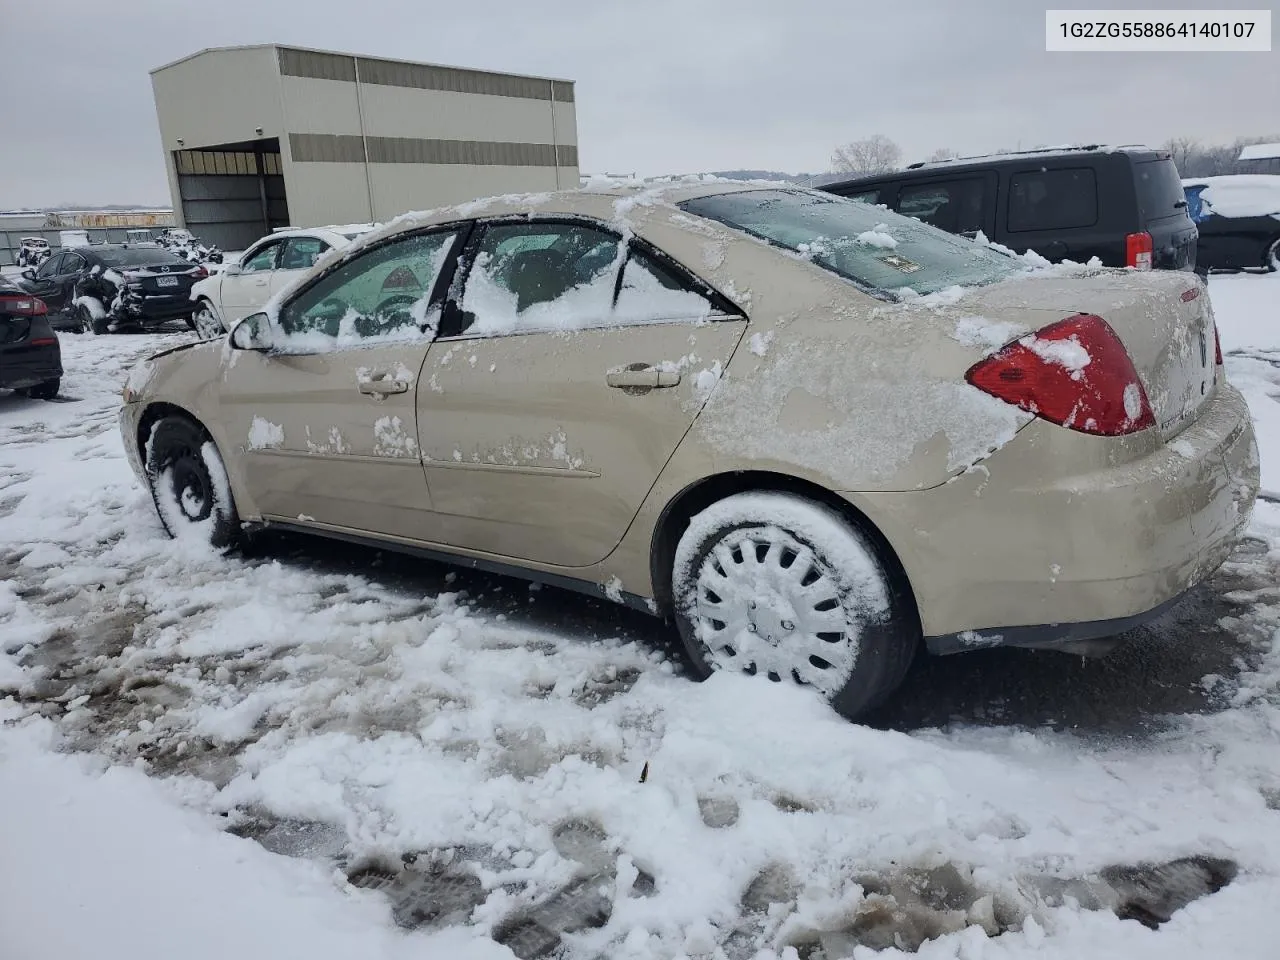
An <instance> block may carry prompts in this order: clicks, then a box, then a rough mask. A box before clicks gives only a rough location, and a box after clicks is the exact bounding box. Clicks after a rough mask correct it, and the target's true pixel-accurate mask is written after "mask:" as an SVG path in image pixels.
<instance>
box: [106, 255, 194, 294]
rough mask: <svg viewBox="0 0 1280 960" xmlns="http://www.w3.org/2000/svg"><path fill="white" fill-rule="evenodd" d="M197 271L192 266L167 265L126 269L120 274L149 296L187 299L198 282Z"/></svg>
mask: <svg viewBox="0 0 1280 960" xmlns="http://www.w3.org/2000/svg"><path fill="white" fill-rule="evenodd" d="M196 269H197V268H196V267H195V266H194V265H192V264H169V263H166V264H159V265H155V266H149V267H126V268H123V269H122V270H121V271H120V272H121V273H122V274H123V275H124V278H125V280H126V281H128V283H129V284H130V285H131V286H135V287H137V288H139V289H141V290H142V291H143V292H144V293H145V294H147V295H148V296H163V297H179V298H183V299H185V298H186V297H187V296H188V295H189V294H190V293H191V287H192V285H193V284H194V283H195V282H196V278H195V271H196Z"/></svg>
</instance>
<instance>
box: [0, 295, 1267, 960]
mask: <svg viewBox="0 0 1280 960" xmlns="http://www.w3.org/2000/svg"><path fill="white" fill-rule="evenodd" d="M1211 293H1212V297H1213V301H1214V304H1215V308H1216V310H1217V312H1218V318H1219V323H1220V326H1221V330H1222V339H1223V348H1224V350H1226V351H1227V352H1228V353H1229V356H1228V359H1227V366H1228V373H1229V376H1230V377H1231V379H1232V380H1233V381H1234V382H1235V383H1236V384H1237V385H1238V386H1240V387H1241V389H1242V390H1244V391H1245V392H1246V394H1247V396H1248V399H1249V402H1250V406H1251V408H1252V409H1253V411H1254V414H1255V417H1256V419H1257V423H1258V427H1259V431H1260V432H1261V435H1262V444H1263V451H1262V452H1263V471H1264V478H1263V482H1264V487H1265V489H1266V490H1267V491H1268V495H1269V496H1270V497H1271V498H1272V500H1271V501H1270V502H1266V501H1264V502H1260V503H1259V505H1258V509H1257V511H1256V513H1255V519H1254V523H1253V526H1252V528H1251V531H1250V536H1249V538H1248V539H1247V540H1246V541H1245V542H1244V543H1243V544H1242V545H1241V547H1240V549H1239V550H1238V551H1237V553H1236V554H1235V556H1234V557H1233V558H1232V560H1231V561H1229V562H1228V564H1227V565H1226V567H1224V569H1223V570H1222V571H1221V572H1220V573H1219V574H1217V575H1216V576H1215V577H1214V578H1213V580H1212V581H1211V582H1210V583H1209V584H1208V585H1206V587H1205V588H1203V590H1202V591H1200V592H1199V594H1198V599H1195V598H1193V600H1192V601H1189V603H1188V605H1186V606H1185V607H1184V608H1183V609H1182V610H1181V612H1179V611H1175V612H1174V613H1173V614H1171V615H1170V616H1169V617H1167V618H1165V619H1164V620H1162V621H1161V622H1160V623H1159V624H1157V625H1156V626H1155V627H1153V628H1148V630H1147V631H1146V632H1144V633H1142V634H1140V635H1137V636H1136V637H1135V639H1134V640H1133V641H1132V643H1131V646H1130V648H1128V649H1126V650H1123V651H1121V653H1120V654H1117V655H1116V659H1114V660H1112V661H1102V662H1101V665H1096V664H1092V663H1091V664H1089V665H1083V664H1080V662H1079V661H1077V660H1074V659H1072V658H1067V657H1065V656H1062V655H1057V654H1029V653H1026V652H1020V651H1005V652H993V653H989V654H974V655H966V657H965V658H955V659H951V660H945V661H936V662H934V663H931V664H929V665H927V666H926V667H923V668H922V669H921V671H918V673H917V675H916V676H915V677H914V678H913V679H911V680H910V681H909V682H908V685H907V687H906V689H904V691H903V696H902V701H903V702H904V703H908V704H910V703H912V702H913V701H915V702H916V704H917V705H919V704H920V702H921V701H929V703H930V705H933V704H934V701H937V702H939V703H941V705H942V706H941V708H940V714H941V715H940V716H938V717H935V716H934V715H935V714H936V713H937V712H939V711H933V712H931V711H930V709H924V708H920V709H915V708H910V709H908V710H907V712H906V713H902V712H899V713H896V714H895V713H894V712H893V711H892V710H890V711H889V712H887V713H886V715H885V717H883V718H880V720H878V722H877V725H876V726H852V725H849V724H846V723H844V722H842V721H841V720H839V719H838V718H836V717H835V716H834V715H832V714H831V713H830V712H829V711H828V710H826V709H825V708H824V707H822V706H821V705H820V704H818V703H816V702H815V701H814V700H812V699H811V698H810V697H808V696H806V695H805V694H804V693H802V692H799V691H796V690H791V689H786V688H782V687H777V686H774V685H771V684H767V683H763V682H759V683H757V682H754V681H751V680H748V679H746V678H735V677H717V678H715V679H714V680H712V681H710V682H708V683H706V684H702V685H695V684H693V683H690V682H689V681H687V680H686V679H684V678H683V677H681V676H679V675H678V672H677V671H674V670H673V668H672V667H671V665H670V664H669V663H667V662H666V661H665V660H664V659H663V657H662V655H661V654H660V653H659V652H657V651H658V649H659V644H658V643H657V642H656V640H657V638H658V637H659V634H660V630H658V629H657V628H656V627H655V626H654V625H652V624H648V623H647V622H645V623H643V624H642V623H641V621H640V619H639V618H637V617H636V616H633V615H631V614H629V613H626V612H625V611H620V610H614V609H613V608H611V607H609V606H608V605H601V604H598V603H594V602H589V601H584V600H582V599H579V598H576V597H572V596H570V595H567V594H563V593H560V592H558V591H554V590H550V589H547V590H540V591H538V590H532V589H529V588H527V587H526V586H524V585H522V584H519V583H517V582H515V581H511V580H503V579H500V578H492V577H483V576H480V575H477V574H472V573H465V574H464V573H460V574H457V575H456V577H455V575H454V574H451V573H449V572H448V569H447V568H446V567H441V566H439V565H434V564H429V563H425V562H422V563H420V562H417V561H406V560H400V559H397V558H393V557H385V558H384V557H382V556H381V555H379V554H376V553H374V552H372V551H362V550H355V549H354V548H346V547H334V546H331V545H316V544H312V543H310V542H305V541H299V540H280V541H273V542H271V543H267V544H265V545H263V546H260V547H258V548H256V549H255V550H254V551H253V552H252V553H251V554H250V555H248V556H238V557H225V558H224V557H219V556H215V555H213V554H212V553H210V552H207V551H204V550H200V549H195V548H193V547H192V546H191V545H189V544H187V545H184V544H176V543H172V542H170V541H168V540H167V539H165V537H164V535H163V533H162V531H161V529H160V525H159V523H158V521H157V520H156V518H155V516H154V512H153V510H152V508H151V504H150V502H149V500H148V499H147V496H146V495H145V494H144V493H143V491H142V490H140V489H139V488H138V486H137V485H136V482H135V480H134V478H133V476H132V474H131V473H130V471H129V468H128V466H127V465H126V463H125V461H124V459H123V452H122V450H121V446H120V440H119V438H118V436H117V433H116V430H115V407H116V404H117V402H118V392H119V389H120V386H121V383H122V381H123V378H124V371H125V370H126V369H127V367H128V366H129V365H130V363H131V362H132V361H133V359H134V358H136V357H138V356H139V355H141V354H143V353H144V352H146V351H148V350H152V349H155V348H158V347H160V346H161V345H163V343H165V342H169V340H170V336H179V335H169V336H159V337H157V336H151V337H132V336H119V337H110V338H107V337H97V338H93V337H88V338H86V337H79V336H70V335H69V336H64V337H63V338H62V341H63V349H64V356H65V363H66V367H67V376H66V379H65V381H64V394H65V395H66V399H65V400H64V401H63V402H55V403H40V402H37V401H29V400H25V399H22V398H18V397H16V396H11V395H8V394H5V395H0V697H3V696H5V693H6V692H7V694H8V696H7V699H0V798H3V799H2V800H0V811H2V812H3V816H2V817H0V956H3V957H4V958H6V960H10V958H12V960H28V958H44V957H50V956H57V957H63V958H71V960H78V958H88V957H94V958H103V960H115V958H125V957H127V958H130V960H137V958H152V957H155V958H161V957H164V958H166V960H167V958H170V957H173V956H175V955H177V956H184V957H189V958H204V957H209V958H214V957H218V958H224V957H226V956H229V955H233V954H236V953H238V954H239V955H242V956H247V957H259V956H286V957H292V956H298V957H307V958H327V957H343V958H349V957H352V956H361V957H369V958H373V957H401V956H403V957H411V956H412V957H433V956H448V957H450V958H470V957H503V956H507V957H509V956H511V951H514V953H515V954H516V955H518V956H521V957H531V956H544V955H548V954H550V953H551V952H552V951H555V950H565V951H566V952H567V955H568V956H570V957H575V958H577V957H583V958H591V957H610V958H614V957H618V958H628V957H635V958H640V957H677V956H687V957H691V958H692V957H732V958H739V957H740V958H748V957H759V958H773V957H808V958H811V960H818V958H826V960H834V958H836V957H844V956H864V955H866V954H867V953H868V951H869V948H870V947H888V948H889V949H888V950H887V951H886V953H885V954H883V955H884V956H894V955H897V950H898V948H901V949H903V950H907V951H910V950H914V949H915V948H916V947H918V946H919V954H920V956H922V957H928V958H951V957H955V958H961V960H977V958H1017V957H1024V956H1027V955H1030V954H1033V953H1034V954H1036V955H1037V956H1045V957H1061V958H1079V957H1084V956H1088V957H1090V958H1094V960H1100V958H1107V957H1115V958H1126V960H1136V958H1147V957H1150V958H1159V960H1181V958H1190V957H1196V958H1200V957H1203V956H1222V957H1232V958H1253V957H1258V958H1262V957H1274V956H1275V935H1274V927H1275V922H1274V917H1273V913H1274V909H1275V905H1276V903H1278V902H1280V586H1278V584H1280V502H1277V501H1280V275H1277V276H1272V277H1256V276H1239V277H1218V276H1215V277H1214V278H1213V281H1212V284H1211ZM1166 633H1167V634H1169V635H1173V634H1176V635H1177V636H1178V638H1179V639H1178V643H1179V644H1180V645H1181V646H1179V647H1178V648H1177V649H1178V650H1179V654H1178V655H1177V656H1176V657H1175V656H1162V655H1160V651H1162V650H1164V649H1165V648H1164V647H1162V646H1161V644H1162V643H1166V642H1168V639H1167V637H1166V636H1164V634H1166ZM1197 644H1198V646H1199V648H1201V649H1203V650H1204V652H1203V654H1201V653H1199V652H1197ZM1153 651H1155V653H1154V654H1153ZM1126 658H1128V659H1126ZM1174 661H1177V662H1174ZM1028 663H1033V664H1034V666H1025V665H1026V664H1028ZM965 664H970V666H966V665H965ZM1126 664H1127V666H1126ZM972 665H976V666H972ZM978 670H981V671H986V673H985V676H986V677H987V678H988V679H987V680H986V681H985V682H986V683H987V684H988V686H987V687H986V688H984V687H983V686H982V684H983V682H984V681H983V680H982V679H980V678H978V677H977V676H976V675H975V673H974V671H978ZM1001 671H1003V673H1001ZM1204 674H1209V675H1208V676H1205V675H1204ZM991 676H995V677H997V678H999V677H1014V678H1016V684H1017V685H1018V686H1019V695H1018V696H1019V700H1020V702H1023V705H1022V706H1018V707H1012V708H1011V707H1008V706H1007V705H1006V707H1004V708H1001V707H1000V706H999V704H1000V702H1001V701H1002V699H1004V696H1003V694H1004V691H1002V690H1001V687H1000V683H1002V682H1003V681H999V680H998V681H992V680H990V677H991ZM1117 676H1119V677H1120V680H1121V681H1122V682H1121V685H1120V686H1119V687H1109V686H1108V684H1109V683H1115V682H1117V681H1116V677H1117ZM1082 677H1083V678H1086V681H1085V682H1088V684H1089V690H1088V691H1083V692H1081V693H1080V696H1081V697H1084V698H1085V699H1087V700H1088V701H1089V704H1090V706H1089V709H1088V710H1087V711H1078V710H1077V712H1076V714H1074V716H1075V719H1072V716H1073V715H1072V711H1073V710H1074V709H1075V707H1074V706H1073V704H1075V702H1076V701H1075V699H1074V695H1073V699H1070V700H1062V699H1061V697H1062V696H1063V695H1062V692H1061V691H1062V690H1063V689H1068V690H1071V689H1076V690H1080V688H1081V686H1082V681H1081V678H1082ZM971 681H972V684H973V685H972V686H971ZM1095 681H1096V682H1095ZM1126 684H1127V685H1126ZM975 687H976V689H979V690H982V691H983V692H982V693H981V694H980V695H977V696H975V695H974V694H973V689H974V688H975ZM1173 688H1177V692H1176V695H1173V694H1170V693H1169V691H1170V690H1171V689H1173ZM987 689H989V690H990V695H988V694H987V692H986V690H987ZM1147 690H1149V691H1150V696H1149V697H1148V696H1147V695H1146V694H1145V693H1144V691H1147ZM922 691H923V692H922ZM1098 691H1100V692H1098ZM956 703H963V704H964V705H965V707H964V709H955V708H954V705H955V704H956ZM1027 704H1030V706H1028V705H1027ZM1037 704H1053V706H1052V707H1051V708H1043V709H1040V708H1037V706H1036V705H1037ZM908 714H910V715H912V716H914V717H915V718H916V719H915V720H912V719H909V718H908ZM1064 714H1065V715H1066V716H1065V718H1064ZM1108 714H1111V715H1114V716H1115V717H1126V718H1128V717H1137V720H1136V721H1135V722H1133V723H1130V722H1128V720H1126V721H1125V722H1124V723H1122V724H1120V725H1119V726H1117V725H1114V724H1111V723H1108V722H1107V716H1108ZM920 718H933V719H930V720H929V721H928V722H929V723H931V724H935V725H931V726H924V727H921V726H920V725H919V724H920V722H921V719H920ZM1081 718H1084V719H1081ZM1139 721H1140V722H1139ZM1224 884H1225V885H1224ZM1219 888H1220V889H1219ZM1215 890H1216V892H1211V891H1215ZM1188 903H1189V905H1187V906H1185V907H1183V905H1184V904H1188ZM1179 907H1183V908H1182V909H1178V908H1179ZM1122 918H1128V919H1122ZM1136 920H1141V921H1145V923H1146V924H1149V925H1151V926H1152V927H1154V926H1156V925H1157V924H1158V929H1151V928H1149V926H1148V925H1144V923H1141V922H1135V921H1136ZM1162 921H1163V922H1162ZM926 938H932V939H929V940H928V942H925V943H924V945H923V946H920V943H921V941H922V940H925V939H926ZM859 944H862V945H863V946H859ZM894 944H896V945H897V946H896V947H895V946H893V945H894Z"/></svg>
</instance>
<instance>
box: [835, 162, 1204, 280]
mask: <svg viewBox="0 0 1280 960" xmlns="http://www.w3.org/2000/svg"><path fill="white" fill-rule="evenodd" d="M822 189H824V190H827V191H829V192H831V193H836V194H839V195H841V196H846V197H850V198H851V199H858V200H864V201H867V202H870V203H880V204H884V205H885V206H888V207H889V208H890V209H892V210H895V211H897V212H899V213H902V214H905V215H907V216H913V217H917V218H919V219H921V220H924V221H925V222H926V223H931V224H932V225H934V226H936V227H940V228H941V229H943V230H949V231H951V232H953V233H961V234H964V235H967V236H976V235H977V233H978V232H979V231H981V232H982V233H983V235H985V236H986V237H988V238H989V239H991V240H994V241H996V242H998V243H1001V244H1003V245H1004V246H1007V247H1010V248H1011V249H1013V250H1015V251H1017V252H1018V253H1024V252H1026V251H1027V250H1034V251H1035V252H1036V253H1038V254H1040V255H1041V256H1043V257H1046V258H1048V259H1049V260H1053V261H1055V262H1057V261H1061V260H1073V261H1076V262H1078V263H1084V262H1087V261H1089V260H1090V259H1091V258H1093V257H1097V258H1098V259H1099V260H1100V261H1101V262H1102V263H1103V264H1104V265H1106V266H1109V267H1133V268H1135V269H1138V270H1147V269H1152V268H1154V269H1159V270H1187V271H1190V270H1194V269H1195V262H1196V238H1197V232H1196V225H1195V222H1194V221H1193V220H1192V219H1191V217H1190V215H1189V213H1188V211H1187V204H1186V198H1185V197H1184V196H1183V193H1182V187H1181V181H1180V179H1179V177H1178V171H1177V168H1176V167H1175V165H1174V163H1173V159H1172V158H1171V157H1170V155H1169V154H1168V153H1167V152H1164V151H1157V150H1150V149H1147V148H1145V147H1124V148H1109V147H1097V146H1089V147H1080V148H1064V149H1058V150H1040V151H1026V152H1022V153H1009V154H997V155H994V156H989V157H974V158H968V159H957V160H942V161H937V162H931V163H916V164H912V165H911V166H909V167H907V168H906V169H905V170H901V171H898V172H897V173H893V174H887V175H883V176H877V177H874V178H860V179H858V180H849V181H843V182H840V183H832V184H827V185H826V186H824V187H823V188H822Z"/></svg>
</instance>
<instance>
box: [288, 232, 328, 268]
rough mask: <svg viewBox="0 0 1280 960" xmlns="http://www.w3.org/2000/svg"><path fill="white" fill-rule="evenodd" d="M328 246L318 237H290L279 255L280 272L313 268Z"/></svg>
mask: <svg viewBox="0 0 1280 960" xmlns="http://www.w3.org/2000/svg"><path fill="white" fill-rule="evenodd" d="M328 249H329V245H328V244H327V243H325V242H324V241H323V240H321V239H320V238H319V237H290V238H289V239H288V240H286V241H285V244H284V251H283V252H282V253H281V254H280V269H281V270H307V269H309V268H310V267H313V266H315V262H316V261H317V260H319V259H320V254H322V253H324V252H325V251H326V250H328Z"/></svg>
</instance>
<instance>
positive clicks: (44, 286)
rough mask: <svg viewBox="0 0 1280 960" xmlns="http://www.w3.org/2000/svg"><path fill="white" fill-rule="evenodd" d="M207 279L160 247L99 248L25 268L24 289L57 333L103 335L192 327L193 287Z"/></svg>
mask: <svg viewBox="0 0 1280 960" xmlns="http://www.w3.org/2000/svg"><path fill="white" fill-rule="evenodd" d="M206 276H207V272H206V271H205V269H204V268H203V267H200V266H196V265H192V264H190V263H188V262H187V261H185V260H183V259H181V258H180V257H177V256H175V255H173V254H172V253H170V252H169V251H167V250H163V249H161V248H159V247H146V246H136V247H130V246H127V245H124V244H96V245H94V246H87V247H77V248H76V249H74V250H64V251H62V252H60V253H56V254H54V255H53V256H51V257H50V258H49V259H48V260H46V261H45V262H44V263H42V264H41V265H40V266H39V267H36V268H35V269H32V268H31V267H27V268H26V269H25V270H24V271H23V272H22V280H21V287H22V289H23V291H24V292H26V293H28V294H31V295H33V296H36V297H39V298H40V299H41V300H42V301H44V303H45V304H46V306H47V309H48V312H49V319H50V321H51V322H52V324H53V325H54V326H55V327H57V328H58V329H63V330H72V331H75V332H77V333H79V332H84V333H98V334H102V333H109V332H112V331H115V330H123V329H137V328H146V327H154V326H158V325H161V324H165V323H170V322H173V321H175V320H182V321H186V323H187V324H188V325H193V322H192V319H191V315H192V312H193V308H194V304H193V303H192V301H191V287H192V285H193V284H194V283H195V282H197V281H198V280H202V279H204V278H205V277H206Z"/></svg>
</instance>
